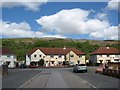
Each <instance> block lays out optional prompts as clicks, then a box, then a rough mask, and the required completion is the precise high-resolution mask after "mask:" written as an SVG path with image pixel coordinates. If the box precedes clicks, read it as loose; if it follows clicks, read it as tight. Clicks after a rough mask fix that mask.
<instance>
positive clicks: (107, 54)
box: [90, 47, 120, 64]
mask: <svg viewBox="0 0 120 90" xmlns="http://www.w3.org/2000/svg"><path fill="white" fill-rule="evenodd" d="M90 62H91V63H95V64H96V63H107V62H120V51H119V50H118V49H116V48H113V47H100V48H98V49H97V50H96V51H94V52H93V53H92V55H91V57H90Z"/></svg>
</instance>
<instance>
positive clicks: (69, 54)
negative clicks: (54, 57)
mask: <svg viewBox="0 0 120 90" xmlns="http://www.w3.org/2000/svg"><path fill="white" fill-rule="evenodd" d="M71 55H73V56H74V57H71ZM80 56H81V57H79V55H76V54H75V53H74V52H73V51H70V52H69V53H68V54H67V55H66V59H67V61H70V62H72V63H73V64H74V65H75V64H78V60H79V61H80V63H81V64H85V55H80Z"/></svg>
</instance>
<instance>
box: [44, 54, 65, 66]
mask: <svg viewBox="0 0 120 90" xmlns="http://www.w3.org/2000/svg"><path fill="white" fill-rule="evenodd" d="M64 60H65V59H64V55H61V57H59V55H53V57H51V55H46V56H45V63H46V64H48V63H50V65H51V66H54V65H55V66H56V65H58V64H59V62H61V64H62V63H63V61H64ZM51 61H54V64H52V62H51ZM47 62H48V63H47Z"/></svg>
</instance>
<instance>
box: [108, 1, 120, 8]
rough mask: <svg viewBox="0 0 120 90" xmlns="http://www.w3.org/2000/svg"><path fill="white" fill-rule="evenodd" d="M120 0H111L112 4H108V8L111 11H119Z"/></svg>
mask: <svg viewBox="0 0 120 90" xmlns="http://www.w3.org/2000/svg"><path fill="white" fill-rule="evenodd" d="M119 1H120V0H111V1H110V2H108V5H107V7H106V8H108V9H109V10H118V2H119Z"/></svg>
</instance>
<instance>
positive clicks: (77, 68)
mask: <svg viewBox="0 0 120 90" xmlns="http://www.w3.org/2000/svg"><path fill="white" fill-rule="evenodd" d="M73 71H74V72H80V71H81V72H87V66H86V64H78V65H75V66H74V67H73Z"/></svg>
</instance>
